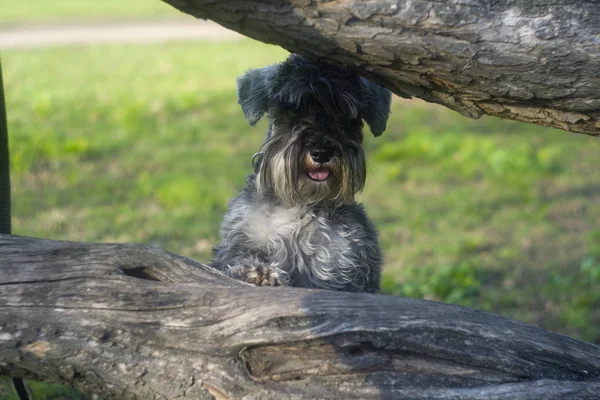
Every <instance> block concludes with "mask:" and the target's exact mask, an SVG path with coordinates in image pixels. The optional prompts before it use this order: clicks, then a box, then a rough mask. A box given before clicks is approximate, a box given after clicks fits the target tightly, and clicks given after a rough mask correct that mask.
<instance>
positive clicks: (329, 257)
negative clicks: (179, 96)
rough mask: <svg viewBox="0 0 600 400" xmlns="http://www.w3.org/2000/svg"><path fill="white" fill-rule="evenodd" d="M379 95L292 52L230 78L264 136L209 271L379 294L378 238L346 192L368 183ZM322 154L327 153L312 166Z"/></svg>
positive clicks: (380, 113)
mask: <svg viewBox="0 0 600 400" xmlns="http://www.w3.org/2000/svg"><path fill="white" fill-rule="evenodd" d="M371 85H372V86H373V87H371ZM385 92H386V91H385V89H381V88H378V87H375V85H373V84H372V83H370V82H368V81H366V80H365V79H364V78H362V77H360V76H357V75H355V74H352V73H350V72H348V71H345V70H343V69H340V68H338V67H334V66H331V65H323V64H322V65H317V64H313V63H310V62H308V61H307V60H305V59H304V58H302V57H300V56H297V55H292V56H290V58H288V60H287V61H286V62H284V63H282V64H280V65H279V66H271V67H267V68H263V69H261V70H252V71H249V72H248V73H247V74H246V75H244V76H243V77H241V78H239V79H238V96H239V102H240V105H241V106H242V110H243V111H244V114H245V116H246V118H247V119H248V121H249V122H250V124H252V125H253V124H254V123H256V122H257V121H258V119H260V118H261V117H262V115H263V113H264V112H265V111H266V112H267V115H268V117H269V122H270V123H269V132H268V134H267V138H266V140H265V143H264V144H263V147H262V148H261V151H260V154H261V155H262V157H260V158H259V159H260V160H261V161H260V162H258V163H257V165H256V174H253V175H250V176H249V177H248V178H247V180H246V187H245V188H244V190H243V192H242V193H241V194H240V195H239V196H238V197H236V198H235V199H234V200H232V202H231V204H230V207H229V211H228V212H227V214H226V216H225V219H224V222H223V226H222V230H221V243H220V245H219V246H218V247H216V248H215V250H214V255H215V260H214V262H213V263H212V265H213V267H215V268H217V269H219V270H221V271H224V272H225V273H227V274H229V275H230V276H233V277H235V278H237V279H242V280H246V281H248V282H252V283H254V284H257V285H281V284H283V285H290V286H298V287H307V288H323V289H332V290H344V291H351V292H377V291H378V290H379V282H380V269H381V264H382V254H381V250H380V248H379V244H378V241H377V231H376V229H375V227H374V225H373V224H372V223H371V221H370V220H369V219H368V217H367V214H366V212H365V210H364V209H363V207H362V205H360V204H358V203H356V202H355V200H354V195H355V194H356V193H357V192H359V191H360V190H362V187H363V186H364V182H365V177H366V166H365V161H364V152H363V149H362V136H363V135H362V120H363V119H364V120H365V121H366V122H367V123H369V124H370V126H371V129H372V131H373V133H375V134H381V132H382V131H383V129H385V124H386V121H387V116H388V114H389V101H388V102H387V103H386V99H385V97H386V95H385ZM382 93H384V94H382ZM369 102H371V103H372V104H370V105H369ZM324 148H329V149H333V150H332V153H330V154H333V155H332V156H331V158H330V159H329V160H327V159H323V160H321V159H318V158H317V159H318V160H319V161H321V162H316V161H315V159H313V157H312V155H314V154H317V153H316V151H318V150H322V149H324ZM311 151H312V153H311ZM323 171H325V172H326V178H325V179H322V178H317V179H316V180H315V179H314V178H313V177H314V176H315V175H314V174H315V173H319V172H323ZM311 173H312V174H313V175H311Z"/></svg>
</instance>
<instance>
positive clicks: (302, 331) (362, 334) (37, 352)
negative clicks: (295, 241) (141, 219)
mask: <svg viewBox="0 0 600 400" xmlns="http://www.w3.org/2000/svg"><path fill="white" fill-rule="evenodd" d="M0 374H2V375H9V376H13V377H15V376H20V377H26V378H32V379H36V380H45V381H53V382H62V383H65V384H68V385H70V386H73V387H75V388H77V389H79V390H81V391H86V392H95V393H99V394H101V396H102V397H103V398H105V399H108V398H118V399H123V398H136V397H137V398H143V399H151V398H194V399H198V398H200V399H210V398H215V399H241V398H244V399H284V398H285V399H315V398H329V399H333V398H339V399H375V398H394V399H402V398H410V399H450V398H452V399H455V398H468V399H524V398H530V399H561V400H562V399H563V398H569V399H586V398H588V399H592V398H598V394H599V393H600V347H599V346H596V345H593V344H589V343H584V342H580V341H577V340H574V339H571V338H568V337H565V336H561V335H558V334H554V333H551V332H548V331H545V330H543V329H540V328H536V327H533V326H530V325H527V324H525V323H522V322H518V321H514V320H510V319H506V318H503V317H499V316H495V315H491V314H488V313H484V312H480V311H475V310H470V309H467V308H463V307H458V306H453V305H448V304H441V303H436V302H431V301H424V300H415V299H407V298H399V297H392V296H384V295H370V294H353V293H343V292H334V291H324V290H308V289H298V288H257V287H252V286H250V285H247V284H244V283H240V282H237V281H233V280H231V279H230V278H228V277H226V276H223V275H221V274H219V273H218V272H216V271H214V270H212V269H210V268H209V267H206V266H204V265H202V264H200V263H197V262H195V261H193V260H191V259H188V258H184V257H181V256H177V255H174V254H171V253H168V252H165V251H162V250H157V249H151V248H146V247H143V246H138V245H131V244H94V243H74V242H59V241H51V240H41V239H32V238H26V237H19V236H11V235H0Z"/></svg>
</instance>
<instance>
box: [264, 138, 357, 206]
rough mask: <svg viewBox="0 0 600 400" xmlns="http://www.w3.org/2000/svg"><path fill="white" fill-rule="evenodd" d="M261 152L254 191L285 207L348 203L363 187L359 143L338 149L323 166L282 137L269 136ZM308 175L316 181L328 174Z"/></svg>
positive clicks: (297, 143) (296, 141)
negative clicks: (260, 161) (272, 197)
mask: <svg viewBox="0 0 600 400" xmlns="http://www.w3.org/2000/svg"><path fill="white" fill-rule="evenodd" d="M263 152H264V155H263V158H262V163H261V166H260V168H259V171H258V174H257V177H256V184H257V190H258V192H259V193H261V194H265V195H273V196H275V197H277V198H278V199H279V200H280V201H282V202H283V203H284V204H286V205H287V206H290V207H292V206H301V205H309V204H315V203H320V202H331V203H334V204H336V205H342V204H349V203H353V202H354V195H355V194H356V193H357V192H359V191H361V190H362V188H363V187H364V183H365V178H366V165H365V156H364V152H363V150H362V146H361V145H360V144H355V143H353V144H351V145H347V146H346V148H342V149H339V151H338V152H337V154H336V156H334V157H333V158H332V159H331V160H330V161H328V162H327V163H324V164H319V163H316V162H314V160H313V159H312V157H311V156H310V154H309V153H308V152H305V151H303V150H302V146H301V144H300V141H299V139H298V138H296V139H290V140H289V141H288V142H285V140H284V139H283V138H282V137H281V136H280V137H271V138H270V139H269V140H268V141H267V142H266V143H265V144H264V146H263ZM311 172H312V175H313V176H314V177H317V176H318V177H319V178H322V177H323V174H325V175H326V173H328V175H327V177H326V179H314V178H311ZM315 174H320V175H315Z"/></svg>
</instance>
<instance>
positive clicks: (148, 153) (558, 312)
mask: <svg viewBox="0 0 600 400" xmlns="http://www.w3.org/2000/svg"><path fill="white" fill-rule="evenodd" d="M284 57H285V52H283V51H282V50H280V49H277V48H274V47H270V46H266V45H263V44H259V43H256V42H252V41H249V40H248V41H241V42H235V43H221V44H210V43H194V44H191V43H185V44H170V45H151V46H99V47H93V48H86V47H81V48H70V49H66V48H62V49H47V50H37V51H10V52H6V53H5V54H4V56H3V65H4V68H5V74H6V75H5V81H6V85H7V88H6V89H7V95H8V99H7V102H8V107H9V110H8V111H9V112H8V114H9V127H10V135H11V152H12V176H13V187H14V225H15V226H14V230H15V233H18V234H22V235H31V236H38V237H47V238H54V239H72V240H82V241H123V242H137V243H145V244H150V245H155V246H159V247H162V248H166V249H168V250H171V251H174V252H176V253H181V254H185V255H188V256H191V257H194V258H197V259H200V260H206V259H208V258H209V257H210V248H211V246H212V245H214V244H216V243H217V240H218V237H217V233H218V228H219V224H220V220H221V217H222V215H223V213H224V212H225V210H226V206H227V201H228V200H229V199H230V198H231V197H232V196H233V195H234V194H235V193H236V192H237V191H238V190H239V189H240V188H241V187H242V185H243V180H244V176H245V175H246V174H247V173H249V172H250V170H251V168H250V158H251V156H252V154H253V153H254V152H255V151H256V149H257V148H258V146H259V145H260V143H261V140H262V137H263V134H264V130H265V126H264V124H263V125H261V126H259V127H257V128H255V129H252V128H250V127H248V125H247V123H246V122H245V120H244V118H243V116H242V113H241V111H240V110H239V109H238V106H237V105H236V99H235V86H234V85H235V77H236V76H238V75H240V74H242V73H243V72H244V71H245V70H246V69H247V68H250V67H259V66H263V65H265V64H268V63H271V62H274V61H277V60H280V59H282V58H284ZM388 126H389V129H388V131H387V132H386V133H385V134H384V135H383V136H382V137H381V138H378V139H374V138H373V137H367V139H366V148H367V151H368V160H369V178H368V181H367V188H366V190H365V192H364V193H363V195H362V196H361V200H362V201H363V202H364V203H365V205H366V207H367V209H368V211H369V212H370V215H371V216H372V217H373V219H374V220H375V223H376V224H377V226H378V227H379V229H380V231H381V242H382V244H383V247H384V251H385V255H386V263H385V274H384V288H385V291H386V292H387V293H391V294H397V295H408V296H417V297H425V298H431V299H438V300H443V301H447V302H455V303H459V304H464V305H468V306H472V307H475V308H480V309H484V310H490V311H493V312H496V313H499V314H502V315H506V316H509V317H514V318H518V319H522V320H525V321H528V322H531V323H534V324H537V325H540V326H543V327H546V328H549V329H551V330H555V331H558V332H562V333H565V334H568V335H572V336H574V337H577V338H581V339H585V340H591V341H596V342H600V329H599V326H600V312H599V311H598V309H599V308H598V306H600V290H598V289H599V288H600V224H599V221H600V185H599V184H598V182H600V168H598V162H597V160H598V154H600V142H599V141H598V140H597V139H593V138H591V137H587V136H583V135H577V134H569V133H567V132H562V131H555V130H551V129H547V128H540V127H536V126H532V125H525V124H519V123H513V122H507V121H502V120H498V119H494V118H482V119H480V120H478V121H473V120H468V119H466V118H464V117H462V116H460V115H458V114H456V113H454V112H451V111H448V110H446V109H443V108H440V107H436V106H432V105H429V104H426V103H423V102H417V101H413V102H409V101H402V100H395V101H394V105H393V111H392V116H391V119H390V122H389V124H388Z"/></svg>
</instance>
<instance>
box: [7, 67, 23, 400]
mask: <svg viewBox="0 0 600 400" xmlns="http://www.w3.org/2000/svg"><path fill="white" fill-rule="evenodd" d="M0 233H11V223H10V157H9V156H8V120H7V118H6V98H5V97H4V81H3V80H2V60H1V59H0ZM13 382H14V384H15V390H16V391H17V394H18V395H19V399H21V400H29V394H28V393H27V388H25V383H24V382H23V379H21V378H14V379H13Z"/></svg>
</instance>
